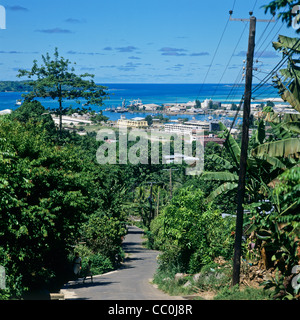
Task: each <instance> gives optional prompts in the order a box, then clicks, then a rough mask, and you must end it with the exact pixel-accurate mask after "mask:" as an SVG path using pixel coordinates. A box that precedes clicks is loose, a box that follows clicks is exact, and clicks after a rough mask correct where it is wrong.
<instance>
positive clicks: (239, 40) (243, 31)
mask: <svg viewBox="0 0 300 320" xmlns="http://www.w3.org/2000/svg"><path fill="white" fill-rule="evenodd" d="M247 25H248V24H247V23H246V24H245V27H244V29H243V30H242V33H241V35H240V37H239V39H238V42H237V44H236V46H235V48H234V50H233V52H232V54H231V57H230V58H229V61H228V63H227V65H226V67H225V70H224V71H223V74H222V76H221V78H220V80H219V83H218V85H217V86H216V88H215V90H214V93H213V95H212V97H214V95H215V93H216V91H217V89H218V87H219V85H220V83H221V81H222V79H223V77H224V75H225V73H226V71H227V69H228V67H229V64H230V62H231V59H232V57H233V56H234V54H235V51H236V49H237V47H238V45H239V44H240V42H241V39H242V37H243V35H244V33H245V30H246V27H247Z"/></svg>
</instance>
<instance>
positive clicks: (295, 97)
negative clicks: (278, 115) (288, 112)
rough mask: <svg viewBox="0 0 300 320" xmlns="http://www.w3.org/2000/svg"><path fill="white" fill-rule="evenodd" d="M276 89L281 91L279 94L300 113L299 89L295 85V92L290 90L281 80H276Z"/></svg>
mask: <svg viewBox="0 0 300 320" xmlns="http://www.w3.org/2000/svg"><path fill="white" fill-rule="evenodd" d="M275 82H276V87H277V88H278V90H279V94H280V95H281V98H282V99H283V100H284V101H287V102H288V103H289V104H290V105H291V106H292V107H293V108H294V109H296V110H297V111H299V112H300V101H299V94H298V91H299V90H298V88H297V87H296V86H295V85H294V86H293V87H294V91H292V92H291V91H290V90H288V88H286V86H285V85H284V84H283V83H282V82H281V80H280V79H279V78H277V79H275Z"/></svg>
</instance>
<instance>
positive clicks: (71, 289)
mask: <svg viewBox="0 0 300 320" xmlns="http://www.w3.org/2000/svg"><path fill="white" fill-rule="evenodd" d="M142 236H143V230H141V229H139V228H137V227H133V226H130V227H129V228H128V234H127V235H126V237H125V240H124V243H123V248H124V250H125V252H126V253H127V256H128V258H126V259H125V261H124V263H123V265H122V267H121V268H120V269H118V270H116V271H113V272H109V273H106V274H103V275H100V276H94V281H93V283H91V281H90V280H89V279H88V280H86V281H85V283H83V282H82V281H78V282H76V283H74V282H73V283H72V282H70V283H68V284H67V285H65V286H64V288H63V289H62V290H61V292H62V293H64V295H65V299H66V300H184V298H182V297H177V296H169V295H167V294H165V293H163V292H162V291H160V290H158V289H156V288H155V287H154V286H153V285H152V284H151V283H150V282H149V281H150V279H151V278H152V277H153V275H154V273H155V270H156V268H157V260H156V258H157V255H158V253H159V252H158V251H154V250H149V249H146V248H144V247H143V246H142V242H143V239H142Z"/></svg>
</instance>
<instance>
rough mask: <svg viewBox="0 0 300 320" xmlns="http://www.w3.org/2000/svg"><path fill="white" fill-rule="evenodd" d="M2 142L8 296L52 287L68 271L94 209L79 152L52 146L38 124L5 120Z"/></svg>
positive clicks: (0, 225)
mask: <svg viewBox="0 0 300 320" xmlns="http://www.w3.org/2000/svg"><path fill="white" fill-rule="evenodd" d="M0 139H1V141H2V143H1V149H0V150H1V151H0V176H1V179H0V181H1V183H0V184H1V185H0V247H1V249H2V250H3V252H4V254H3V255H1V257H0V259H1V265H4V266H5V268H6V269H7V277H8V278H7V283H8V286H9V288H10V289H11V294H12V295H17V296H20V295H23V294H24V293H25V292H26V290H30V291H32V290H35V289H40V288H45V287H46V288H50V287H51V286H52V285H53V280H54V279H56V280H58V279H59V278H60V277H61V276H62V275H63V274H64V273H65V272H66V266H67V263H66V262H67V261H66V257H67V252H68V250H69V249H70V247H71V245H73V244H74V242H75V241H76V239H77V237H78V234H79V227H80V225H81V224H82V222H83V221H84V220H85V215H86V214H88V212H89V210H90V209H91V208H92V207H91V205H90V203H91V202H90V201H89V190H90V189H89V188H90V179H89V176H88V175H86V174H83V165H84V163H85V162H83V161H82V160H81V159H82V157H83V156H84V155H81V153H80V150H78V148H75V147H74V146H64V147H57V146H54V145H52V143H51V142H49V141H48V140H47V138H46V136H45V131H44V130H43V127H42V125H41V124H32V123H31V122H28V123H25V124H24V123H19V122H17V121H11V120H10V119H9V118H3V119H1V126H0ZM1 249H0V251H1ZM56 280H55V281H56Z"/></svg>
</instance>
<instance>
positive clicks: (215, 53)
mask: <svg viewBox="0 0 300 320" xmlns="http://www.w3.org/2000/svg"><path fill="white" fill-rule="evenodd" d="M229 19H230V18H228V20H227V22H226V24H225V27H224V29H223V32H222V35H221V38H220V40H219V42H218V45H217V48H216V50H215V52H214V55H213V58H212V60H211V63H210V65H209V68H208V70H207V72H206V74H205V77H204V80H203V83H202V85H201V87H200V89H199V92H198V96H197V99H196V100H198V98H199V95H200V93H201V92H202V89H203V86H204V83H205V82H206V79H207V76H208V74H209V72H210V69H211V67H212V65H213V62H214V60H215V57H216V55H217V52H218V50H219V47H220V44H221V42H222V40H223V37H224V34H225V31H226V29H227V26H228V23H229Z"/></svg>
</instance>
